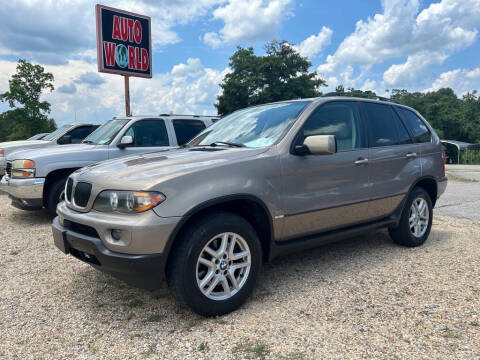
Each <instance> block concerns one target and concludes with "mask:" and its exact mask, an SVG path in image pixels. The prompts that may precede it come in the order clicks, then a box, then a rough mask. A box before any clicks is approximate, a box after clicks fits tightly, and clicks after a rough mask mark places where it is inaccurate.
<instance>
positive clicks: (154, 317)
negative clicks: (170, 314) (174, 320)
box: [147, 314, 165, 322]
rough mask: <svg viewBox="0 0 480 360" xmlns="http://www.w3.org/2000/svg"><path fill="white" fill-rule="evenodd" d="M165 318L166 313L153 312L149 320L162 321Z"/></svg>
mask: <svg viewBox="0 0 480 360" xmlns="http://www.w3.org/2000/svg"><path fill="white" fill-rule="evenodd" d="M163 318H165V316H164V315H161V314H152V315H150V316H149V317H148V319H147V322H160V321H162V319H163Z"/></svg>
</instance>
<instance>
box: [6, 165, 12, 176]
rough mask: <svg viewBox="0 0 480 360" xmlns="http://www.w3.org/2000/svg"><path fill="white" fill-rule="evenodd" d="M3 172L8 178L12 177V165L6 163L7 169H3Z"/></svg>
mask: <svg viewBox="0 0 480 360" xmlns="http://www.w3.org/2000/svg"><path fill="white" fill-rule="evenodd" d="M5 172H6V173H7V175H8V177H9V178H11V177H12V163H11V162H7V167H6V168H5Z"/></svg>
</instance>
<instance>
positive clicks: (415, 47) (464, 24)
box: [317, 0, 480, 86]
mask: <svg viewBox="0 0 480 360" xmlns="http://www.w3.org/2000/svg"><path fill="white" fill-rule="evenodd" d="M382 5H383V13H382V14H375V16H374V17H373V18H368V19H367V20H366V21H363V20H360V21H358V22H357V24H356V27H355V31H354V32H353V33H352V34H350V35H349V36H347V37H346V38H345V39H344V40H343V42H342V43H341V44H340V45H339V46H338V48H337V50H336V51H335V53H334V54H331V55H329V56H328V57H327V60H326V62H325V63H324V64H321V65H320V66H319V67H318V69H317V70H318V72H319V73H320V74H321V75H323V76H324V77H326V78H327V80H328V78H336V77H338V74H339V73H341V72H343V71H344V70H345V68H346V67H348V66H352V67H353V68H354V73H353V75H352V76H351V77H350V83H345V84H344V85H346V86H355V85H358V84H360V83H362V82H363V81H364V80H365V77H366V76H368V75H369V70H370V69H371V68H372V66H373V65H376V64H381V63H384V62H385V61H388V60H392V59H393V60H396V59H398V58H406V59H405V61H404V63H399V64H394V65H392V66H390V68H389V69H387V70H386V72H385V75H384V81H385V83H386V84H387V85H389V86H402V85H414V84H413V83H415V79H418V80H420V81H421V80H422V76H420V75H422V74H424V72H425V71H426V70H427V69H429V68H430V67H431V66H432V65H435V64H439V63H442V62H443V61H444V60H445V59H446V58H448V57H449V56H451V55H452V54H453V53H455V52H457V51H460V50H462V49H464V48H466V47H468V46H470V45H472V44H473V42H474V41H475V39H476V37H477V32H478V31H477V27H478V26H479V25H480V1H479V0H441V1H440V2H439V3H436V4H432V5H430V6H429V7H427V8H426V9H424V10H422V11H420V12H419V9H420V8H419V0H384V1H383V2H382ZM432 57H433V59H432ZM329 85H331V86H335V85H336V84H331V83H329ZM416 85H418V83H416Z"/></svg>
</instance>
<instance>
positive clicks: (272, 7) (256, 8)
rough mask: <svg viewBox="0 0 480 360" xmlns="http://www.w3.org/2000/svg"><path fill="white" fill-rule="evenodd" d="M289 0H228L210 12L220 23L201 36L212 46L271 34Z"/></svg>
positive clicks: (263, 39)
mask: <svg viewBox="0 0 480 360" xmlns="http://www.w3.org/2000/svg"><path fill="white" fill-rule="evenodd" d="M292 1H293V0H249V1H245V0H229V2H228V3H227V4H226V5H225V6H222V7H218V8H217V9H215V11H214V12H213V18H214V19H215V20H221V21H223V23H224V26H223V28H222V29H220V31H219V32H218V33H216V32H207V33H206V34H205V35H204V37H203V40H204V41H205V43H206V44H208V45H210V46H212V47H219V46H220V45H224V44H238V43H242V42H249V43H252V42H258V41H265V40H271V39H272V38H274V37H275V36H276V35H277V33H278V31H279V29H280V26H281V23H282V20H283V19H284V18H285V16H289V11H288V5H290V4H291V3H292Z"/></svg>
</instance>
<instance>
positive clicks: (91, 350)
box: [88, 344, 98, 354]
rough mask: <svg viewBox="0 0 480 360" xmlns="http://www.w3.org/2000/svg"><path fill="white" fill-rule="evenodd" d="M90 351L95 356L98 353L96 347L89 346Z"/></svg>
mask: <svg viewBox="0 0 480 360" xmlns="http://www.w3.org/2000/svg"><path fill="white" fill-rule="evenodd" d="M88 350H89V351H90V352H91V353H93V354H96V353H98V349H97V348H96V347H95V346H93V345H92V344H88Z"/></svg>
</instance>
